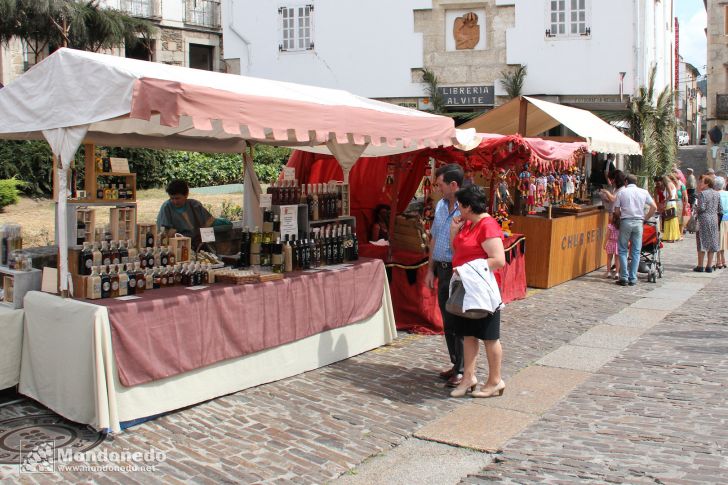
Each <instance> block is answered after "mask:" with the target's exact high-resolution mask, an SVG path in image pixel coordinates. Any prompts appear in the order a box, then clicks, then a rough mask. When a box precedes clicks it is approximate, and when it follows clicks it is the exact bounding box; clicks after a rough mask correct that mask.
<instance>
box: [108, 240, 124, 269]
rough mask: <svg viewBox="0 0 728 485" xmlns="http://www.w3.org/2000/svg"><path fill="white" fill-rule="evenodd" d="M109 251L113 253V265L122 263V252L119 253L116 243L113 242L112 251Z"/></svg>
mask: <svg viewBox="0 0 728 485" xmlns="http://www.w3.org/2000/svg"><path fill="white" fill-rule="evenodd" d="M109 251H110V252H111V264H119V263H121V252H119V247H118V246H117V245H116V242H114V241H112V242H111V249H110V250H109Z"/></svg>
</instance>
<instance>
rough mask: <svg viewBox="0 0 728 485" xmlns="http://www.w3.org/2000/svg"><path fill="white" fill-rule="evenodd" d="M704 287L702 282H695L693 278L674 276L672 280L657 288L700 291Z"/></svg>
mask: <svg viewBox="0 0 728 485" xmlns="http://www.w3.org/2000/svg"><path fill="white" fill-rule="evenodd" d="M703 288H705V284H704V283H702V282H701V283H695V280H692V279H685V278H682V277H680V278H675V279H674V280H672V281H666V282H665V283H663V284H662V285H661V286H660V288H658V289H675V290H678V291H696V292H697V291H700V290H702V289H703Z"/></svg>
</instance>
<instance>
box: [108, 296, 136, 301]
mask: <svg viewBox="0 0 728 485" xmlns="http://www.w3.org/2000/svg"><path fill="white" fill-rule="evenodd" d="M140 298H141V296H136V295H126V296H119V297H116V298H114V299H115V300H121V301H127V300H138V299H140Z"/></svg>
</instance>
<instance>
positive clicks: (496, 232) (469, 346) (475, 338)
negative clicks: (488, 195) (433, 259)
mask: <svg viewBox="0 0 728 485" xmlns="http://www.w3.org/2000/svg"><path fill="white" fill-rule="evenodd" d="M455 197H456V198H457V200H458V203H459V204H460V217H456V218H455V219H454V220H453V222H452V225H451V226H450V242H451V246H452V249H453V258H452V266H453V268H457V267H458V266H462V265H464V264H465V263H467V262H470V261H473V260H476V259H486V260H487V261H488V268H489V269H490V270H491V271H495V270H497V269H498V268H502V267H503V266H505V264H506V256H505V252H504V250H503V231H502V230H501V227H500V225H498V223H497V222H496V220H495V219H493V218H492V217H491V216H490V215H489V214H488V213H487V212H486V208H487V204H486V200H485V191H484V190H483V189H482V188H481V187H478V186H477V185H468V186H467V187H464V188H462V189H460V190H458V191H457V192H456V193H455ZM450 316H451V317H452V320H453V331H454V333H455V334H456V335H461V336H463V350H464V352H463V354H464V360H465V369H464V373H463V380H462V383H461V384H460V385H459V386H458V387H456V388H455V389H454V390H453V391H452V392H451V393H450V395H451V396H452V397H463V396H465V394H466V393H467V392H468V390H470V391H471V394H472V396H473V397H492V396H495V395H496V394H497V395H499V396H500V395H502V394H503V390H504V389H505V387H506V384H505V382H503V380H502V379H501V359H502V357H503V349H502V348H501V344H500V310H499V311H497V312H495V313H494V314H492V315H490V316H488V317H485V318H481V319H477V320H474V319H469V318H464V317H459V316H457V315H450ZM480 340H483V341H484V342H485V355H486V358H487V359H488V379H487V380H486V382H485V384H483V385H482V386H481V387H480V389H478V390H477V391H476V390H475V386H476V385H477V384H478V379H477V378H476V377H475V364H476V361H477V358H478V349H479V347H480Z"/></svg>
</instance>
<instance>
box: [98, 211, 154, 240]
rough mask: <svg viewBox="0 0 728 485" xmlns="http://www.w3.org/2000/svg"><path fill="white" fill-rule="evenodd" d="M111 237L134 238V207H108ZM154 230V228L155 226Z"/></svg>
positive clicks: (115, 238)
mask: <svg viewBox="0 0 728 485" xmlns="http://www.w3.org/2000/svg"><path fill="white" fill-rule="evenodd" d="M109 221H110V223H111V238H112V239H113V240H114V241H128V240H130V239H131V240H132V241H133V240H135V239H136V208H134V207H114V208H112V209H110V214H109ZM154 227H155V230H156V226H154ZM155 240H156V238H155Z"/></svg>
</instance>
